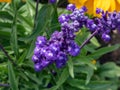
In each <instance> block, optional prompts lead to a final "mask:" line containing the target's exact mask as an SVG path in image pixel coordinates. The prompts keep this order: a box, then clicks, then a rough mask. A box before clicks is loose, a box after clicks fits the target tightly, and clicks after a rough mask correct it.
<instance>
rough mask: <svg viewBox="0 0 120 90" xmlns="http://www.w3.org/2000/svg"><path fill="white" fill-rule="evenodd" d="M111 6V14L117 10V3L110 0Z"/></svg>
mask: <svg viewBox="0 0 120 90" xmlns="http://www.w3.org/2000/svg"><path fill="white" fill-rule="evenodd" d="M110 1H111V2H110V3H111V5H110V12H112V11H114V10H116V3H115V0H110Z"/></svg>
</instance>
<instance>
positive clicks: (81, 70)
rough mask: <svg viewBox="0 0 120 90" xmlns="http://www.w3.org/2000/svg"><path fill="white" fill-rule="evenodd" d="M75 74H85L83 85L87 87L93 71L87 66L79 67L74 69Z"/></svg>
mask: <svg viewBox="0 0 120 90" xmlns="http://www.w3.org/2000/svg"><path fill="white" fill-rule="evenodd" d="M75 72H76V73H85V74H86V82H85V84H86V85H87V84H88V83H89V82H90V80H91V78H92V75H93V74H94V69H93V68H91V67H89V66H83V65H82V66H79V67H75Z"/></svg>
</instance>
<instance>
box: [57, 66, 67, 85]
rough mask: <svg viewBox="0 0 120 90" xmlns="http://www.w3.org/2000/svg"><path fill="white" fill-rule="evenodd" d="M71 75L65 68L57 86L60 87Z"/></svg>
mask: <svg viewBox="0 0 120 90" xmlns="http://www.w3.org/2000/svg"><path fill="white" fill-rule="evenodd" d="M68 77H69V72H68V69H67V68H65V69H64V70H63V72H62V74H61V76H60V78H59V80H58V81H57V86H58V87H60V86H61V85H62V84H63V83H64V82H65V81H66V80H67V78H68Z"/></svg>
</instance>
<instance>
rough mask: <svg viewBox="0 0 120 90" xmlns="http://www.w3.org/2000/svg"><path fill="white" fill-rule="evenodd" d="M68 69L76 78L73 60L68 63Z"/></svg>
mask: <svg viewBox="0 0 120 90" xmlns="http://www.w3.org/2000/svg"><path fill="white" fill-rule="evenodd" d="M68 69H69V73H70V76H71V77H72V78H74V66H73V62H72V59H71V58H70V59H69V61H68Z"/></svg>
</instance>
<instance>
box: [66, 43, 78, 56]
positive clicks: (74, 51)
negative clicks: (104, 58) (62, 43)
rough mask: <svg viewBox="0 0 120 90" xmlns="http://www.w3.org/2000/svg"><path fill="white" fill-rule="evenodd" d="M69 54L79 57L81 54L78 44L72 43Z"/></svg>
mask: <svg viewBox="0 0 120 90" xmlns="http://www.w3.org/2000/svg"><path fill="white" fill-rule="evenodd" d="M68 52H69V54H70V55H71V56H77V55H78V54H79V53H80V47H79V46H78V45H77V44H76V43H74V42H73V43H71V45H70V46H69V47H68Z"/></svg>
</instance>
